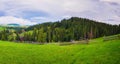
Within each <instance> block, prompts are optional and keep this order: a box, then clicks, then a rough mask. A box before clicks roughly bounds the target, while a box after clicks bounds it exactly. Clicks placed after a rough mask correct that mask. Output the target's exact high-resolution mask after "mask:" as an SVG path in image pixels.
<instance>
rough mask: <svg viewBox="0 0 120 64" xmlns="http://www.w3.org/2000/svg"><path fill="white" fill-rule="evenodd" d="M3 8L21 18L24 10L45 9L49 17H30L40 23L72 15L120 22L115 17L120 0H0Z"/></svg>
mask: <svg viewBox="0 0 120 64" xmlns="http://www.w3.org/2000/svg"><path fill="white" fill-rule="evenodd" d="M1 10H2V11H4V12H5V15H6V16H13V17H19V18H24V17H23V16H24V15H25V14H26V13H24V12H23V11H44V12H46V13H48V14H49V16H48V17H47V16H46V17H44V16H43V17H42V16H40V17H38V16H37V17H33V18H29V19H30V20H31V21H36V22H38V23H41V22H48V21H57V20H60V19H63V17H65V18H66V17H67V18H68V17H72V16H78V17H85V18H90V19H93V20H98V21H103V22H106V23H111V24H118V23H119V22H120V20H119V18H115V17H114V16H118V17H119V16H120V11H119V10H120V0H0V11H1ZM31 14H32V13H31ZM33 14H34V13H33ZM26 16H27V15H26ZM109 19H114V21H106V20H109ZM119 24H120V23H119Z"/></svg>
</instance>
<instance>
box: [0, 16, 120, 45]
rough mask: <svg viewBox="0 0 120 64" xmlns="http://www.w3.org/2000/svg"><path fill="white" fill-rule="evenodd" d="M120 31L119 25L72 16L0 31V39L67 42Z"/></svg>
mask: <svg viewBox="0 0 120 64" xmlns="http://www.w3.org/2000/svg"><path fill="white" fill-rule="evenodd" d="M119 33H120V25H110V24H106V23H101V22H97V21H94V20H89V19H86V18H78V17H72V18H70V19H63V20H61V21H57V22H47V23H42V24H38V25H34V26H30V27H28V28H27V29H24V30H23V29H22V30H21V31H11V30H3V31H0V35H1V36H0V39H1V40H10V41H31V42H40V43H44V42H66V41H67V42H69V41H73V40H83V39H93V38H98V37H102V36H109V35H114V34H119Z"/></svg>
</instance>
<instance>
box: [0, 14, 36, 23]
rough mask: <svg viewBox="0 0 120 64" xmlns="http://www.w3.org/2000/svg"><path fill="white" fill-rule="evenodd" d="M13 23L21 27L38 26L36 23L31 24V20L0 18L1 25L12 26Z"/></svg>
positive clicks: (9, 17)
mask: <svg viewBox="0 0 120 64" xmlns="http://www.w3.org/2000/svg"><path fill="white" fill-rule="evenodd" d="M11 23H16V24H20V25H33V24H36V23H35V22H31V21H29V20H25V19H22V18H16V17H12V16H3V17H0V24H11Z"/></svg>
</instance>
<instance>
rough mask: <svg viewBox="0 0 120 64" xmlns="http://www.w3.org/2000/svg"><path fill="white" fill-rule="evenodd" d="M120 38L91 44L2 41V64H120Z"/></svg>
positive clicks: (0, 42)
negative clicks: (62, 44)
mask: <svg viewBox="0 0 120 64" xmlns="http://www.w3.org/2000/svg"><path fill="white" fill-rule="evenodd" d="M119 60H120V40H113V41H108V42H103V41H102V38H99V39H95V40H92V41H91V43H90V44H89V45H86V44H83V45H68V46H59V45H55V44H46V45H36V44H34V45H33V44H22V43H10V42H5V41H0V64H120V61H119Z"/></svg>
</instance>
